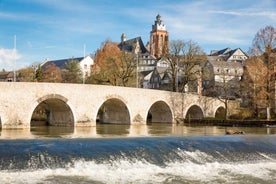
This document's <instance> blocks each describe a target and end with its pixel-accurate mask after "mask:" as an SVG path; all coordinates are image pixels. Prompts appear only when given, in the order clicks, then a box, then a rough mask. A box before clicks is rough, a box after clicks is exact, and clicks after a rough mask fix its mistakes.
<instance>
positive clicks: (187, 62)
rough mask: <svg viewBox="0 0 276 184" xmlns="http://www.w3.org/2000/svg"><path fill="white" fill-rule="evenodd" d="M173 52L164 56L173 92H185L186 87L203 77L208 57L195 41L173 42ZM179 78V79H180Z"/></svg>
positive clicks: (171, 45) (171, 44)
mask: <svg viewBox="0 0 276 184" xmlns="http://www.w3.org/2000/svg"><path fill="white" fill-rule="evenodd" d="M170 48H171V51H170V53H169V54H166V55H164V56H163V57H165V59H166V60H167V62H168V64H169V73H170V74H171V79H172V91H179V92H185V86H186V85H187V84H189V83H190V84H191V83H193V82H196V84H195V85H196V86H197V82H198V81H197V80H198V79H199V76H200V77H201V74H202V71H203V66H204V63H205V62H206V55H205V54H204V52H203V51H202V49H201V48H200V46H199V45H198V44H197V43H195V42H193V41H191V40H190V41H187V42H185V41H183V40H173V41H172V42H171V43H170ZM178 77H179V78H178Z"/></svg>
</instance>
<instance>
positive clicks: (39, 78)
mask: <svg viewBox="0 0 276 184" xmlns="http://www.w3.org/2000/svg"><path fill="white" fill-rule="evenodd" d="M42 78H43V71H42V68H41V65H40V64H39V65H38V66H37V67H36V70H35V81H36V82H41V81H42Z"/></svg>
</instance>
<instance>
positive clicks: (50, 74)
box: [41, 64, 62, 82]
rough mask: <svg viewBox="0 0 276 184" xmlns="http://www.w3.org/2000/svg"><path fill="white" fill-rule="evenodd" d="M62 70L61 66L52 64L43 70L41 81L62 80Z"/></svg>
mask: <svg viewBox="0 0 276 184" xmlns="http://www.w3.org/2000/svg"><path fill="white" fill-rule="evenodd" d="M61 81H62V77H61V71H60V68H59V67H57V66H56V65H54V64H52V65H49V66H47V67H46V68H45V70H44V71H43V72H42V79H41V82H61Z"/></svg>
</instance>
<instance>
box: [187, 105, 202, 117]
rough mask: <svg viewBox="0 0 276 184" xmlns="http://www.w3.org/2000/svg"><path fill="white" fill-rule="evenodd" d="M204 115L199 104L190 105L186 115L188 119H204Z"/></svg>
mask: <svg viewBox="0 0 276 184" xmlns="http://www.w3.org/2000/svg"><path fill="white" fill-rule="evenodd" d="M203 117H204V114H203V111H202V109H201V107H200V106H198V105H192V106H190V107H189V109H188V111H187V113H186V116H185V118H186V119H202V118H203Z"/></svg>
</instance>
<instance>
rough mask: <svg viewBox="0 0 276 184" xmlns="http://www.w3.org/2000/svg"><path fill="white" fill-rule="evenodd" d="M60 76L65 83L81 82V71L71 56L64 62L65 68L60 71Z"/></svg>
mask: <svg viewBox="0 0 276 184" xmlns="http://www.w3.org/2000/svg"><path fill="white" fill-rule="evenodd" d="M62 78H63V82H65V83H81V81H82V71H81V69H80V65H79V62H78V61H77V60H75V59H74V58H72V59H70V60H68V62H66V66H65V69H64V70H63V71H62Z"/></svg>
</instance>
